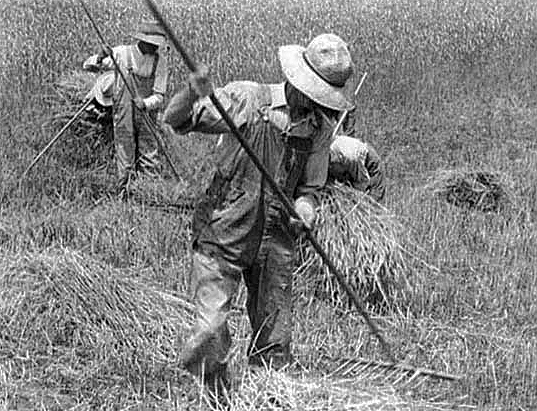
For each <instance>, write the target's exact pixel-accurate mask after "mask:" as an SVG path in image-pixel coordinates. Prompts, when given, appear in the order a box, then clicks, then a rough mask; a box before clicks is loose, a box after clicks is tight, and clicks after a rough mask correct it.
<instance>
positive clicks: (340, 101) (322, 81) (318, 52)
mask: <svg viewBox="0 0 537 411" xmlns="http://www.w3.org/2000/svg"><path fill="white" fill-rule="evenodd" d="M278 56H279V58H280V64H281V66H282V70H283V73H284V75H285V77H286V78H287V80H288V81H289V83H291V84H292V85H293V86H294V87H295V88H297V89H298V90H300V91H301V92H302V93H304V94H305V95H306V96H308V97H309V98H310V99H312V100H313V101H315V102H316V103H318V104H320V105H321V106H324V107H328V108H330V109H332V110H338V111H342V110H350V109H352V108H353V107H354V105H353V104H352V103H351V102H350V101H349V97H348V96H349V95H350V94H352V91H350V92H349V84H348V83H350V81H348V80H349V79H350V77H351V76H352V73H353V71H354V65H353V63H352V58H351V55H350V53H349V49H348V47H347V44H346V43H345V42H344V41H343V40H342V39H341V38H340V37H338V36H336V35H335V34H321V35H319V36H317V37H315V38H314V39H313V40H312V41H311V42H310V44H308V46H307V47H305V48H304V47H302V46H299V45H287V46H282V47H280V49H279V52H278Z"/></svg>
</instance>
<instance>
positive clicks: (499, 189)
mask: <svg viewBox="0 0 537 411" xmlns="http://www.w3.org/2000/svg"><path fill="white" fill-rule="evenodd" d="M512 185H513V184H512V183H511V182H510V181H509V178H508V177H507V176H506V175H504V174H501V173H497V172H492V171H486V170H469V169H453V170H438V171H437V172H436V173H435V174H434V175H433V176H432V177H431V178H430V179H429V181H428V183H427V184H426V186H425V187H424V189H425V191H428V192H431V193H432V195H433V196H436V197H438V198H441V199H443V200H445V201H447V202H448V203H450V204H453V205H455V206H457V207H462V208H466V209H472V210H477V211H483V212H489V211H498V210H501V209H504V208H505V207H507V206H508V205H510V204H513V203H514V201H515V196H514V193H513V189H512Z"/></svg>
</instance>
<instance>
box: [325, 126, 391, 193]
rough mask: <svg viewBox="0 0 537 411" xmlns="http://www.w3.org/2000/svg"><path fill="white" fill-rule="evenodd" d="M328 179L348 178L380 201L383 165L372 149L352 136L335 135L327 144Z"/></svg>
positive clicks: (384, 187) (383, 186) (382, 188)
mask: <svg viewBox="0 0 537 411" xmlns="http://www.w3.org/2000/svg"><path fill="white" fill-rule="evenodd" d="M328 178H329V180H338V181H341V182H348V183H350V184H351V185H352V186H353V187H354V188H356V189H358V190H360V191H363V192H365V193H367V194H369V195H370V196H371V197H372V198H373V199H374V200H375V201H377V202H382V201H383V199H384V195H385V193H386V186H385V181H384V168H383V165H382V163H381V161H380V157H379V155H378V154H377V152H376V151H375V149H374V148H373V147H372V146H371V145H370V144H368V143H365V142H363V141H362V140H360V139H358V138H354V137H349V136H346V135H337V136H336V137H335V138H334V140H333V141H332V144H330V166H329V168H328Z"/></svg>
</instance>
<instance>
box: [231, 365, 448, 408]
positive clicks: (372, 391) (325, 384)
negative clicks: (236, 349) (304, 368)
mask: <svg viewBox="0 0 537 411" xmlns="http://www.w3.org/2000/svg"><path fill="white" fill-rule="evenodd" d="M379 373H380V371H379ZM231 404H232V406H231V409H233V410H237V411H242V410H244V411H246V410H254V409H255V410H267V411H268V410H312V411H313V410H319V411H321V410H334V411H347V410H393V411H397V410H416V411H417V410H433V409H434V410H439V411H440V410H448V409H453V408H452V407H449V404H434V403H429V402H426V401H413V400H410V399H405V398H403V397H401V396H400V395H398V394H397V393H396V392H395V390H394V388H393V387H390V386H373V385H371V384H370V383H369V382H368V381H367V379H366V378H361V377H360V376H354V377H353V378H341V377H336V376H334V375H311V374H303V373H301V374H299V375H293V374H292V373H290V372H288V371H284V372H281V371H274V370H255V371H246V372H245V373H244V374H243V377H242V380H241V383H240V386H239V388H238V389H237V390H236V395H232V397H231Z"/></svg>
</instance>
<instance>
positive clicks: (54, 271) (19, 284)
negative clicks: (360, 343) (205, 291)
mask: <svg viewBox="0 0 537 411" xmlns="http://www.w3.org/2000/svg"><path fill="white" fill-rule="evenodd" d="M192 312H193V310H192V307H191V305H190V304H189V303H187V302H186V301H185V300H184V299H183V298H180V297H178V296H174V295H171V294H169V293H166V292H164V291H162V290H159V289H157V288H156V287H152V286H150V285H148V284H145V283H142V282H138V281H136V280H134V279H132V278H129V277H127V276H125V274H124V273H122V272H120V271H118V270H115V269H112V268H110V267H108V266H106V265H104V264H102V263H100V262H97V261H94V260H92V259H90V258H89V257H88V256H85V255H83V254H80V253H77V252H75V251H70V250H67V249H62V250H51V251H48V252H43V253H41V254H28V255H25V256H17V255H13V256H4V257H3V259H1V260H0V341H1V344H0V346H2V351H3V352H2V354H3V355H2V357H4V358H8V359H9V358H10V359H12V360H13V363H12V366H13V367H17V364H19V362H18V361H17V360H20V359H28V361H31V363H30V364H31V365H33V366H34V367H35V368H38V369H39V370H37V371H34V373H35V374H36V375H37V374H41V375H39V377H40V378H45V379H46V378H48V379H53V382H52V384H60V385H61V384H62V381H63V379H75V380H76V381H84V380H87V379H91V378H92V376H93V377H95V378H104V376H105V375H108V376H110V375H112V376H114V377H113V378H120V379H121V378H123V377H127V376H128V375H129V374H134V375H140V374H143V373H150V374H155V373H157V371H156V370H158V369H159V367H165V366H166V365H167V364H173V363H174V362H176V361H177V357H178V353H177V352H178V350H179V349H180V343H181V341H182V338H183V336H184V335H185V333H186V331H187V329H188V328H189V327H190V326H191V324H192V323H193V315H192ZM13 364H14V365H13ZM28 366H29V364H26V367H28ZM51 370H54V372H53V373H52V375H51Z"/></svg>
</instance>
